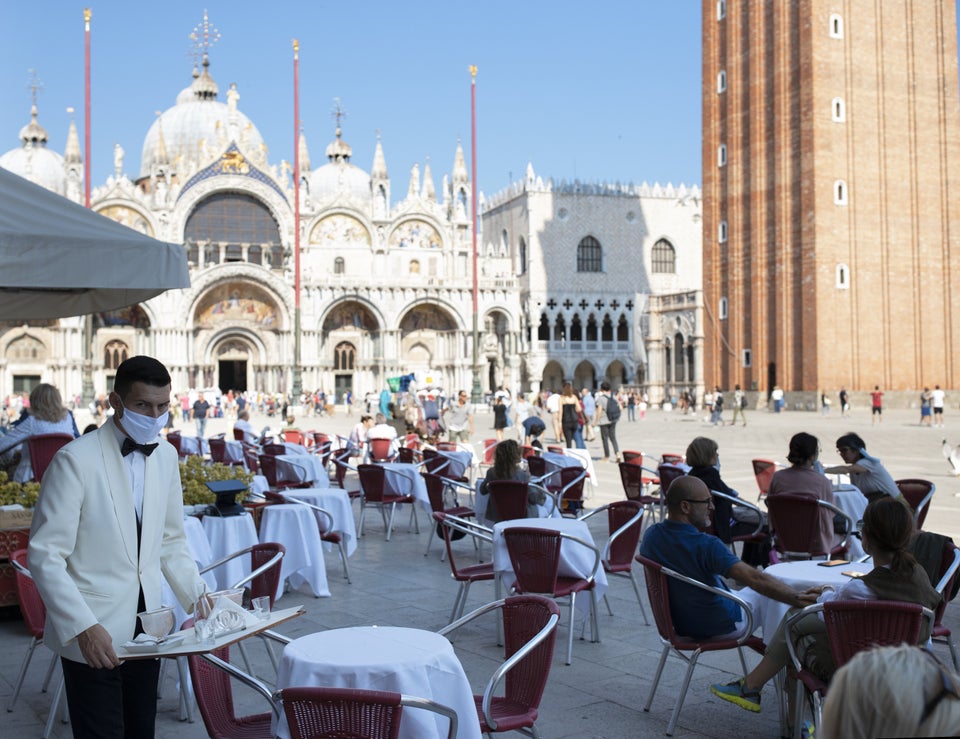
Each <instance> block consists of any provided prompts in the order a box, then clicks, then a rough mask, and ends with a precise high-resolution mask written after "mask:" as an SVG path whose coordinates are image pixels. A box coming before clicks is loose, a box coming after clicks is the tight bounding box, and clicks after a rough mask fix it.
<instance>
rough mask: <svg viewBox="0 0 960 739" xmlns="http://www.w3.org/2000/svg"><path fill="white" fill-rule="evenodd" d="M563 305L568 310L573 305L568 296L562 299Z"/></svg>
mask: <svg viewBox="0 0 960 739" xmlns="http://www.w3.org/2000/svg"><path fill="white" fill-rule="evenodd" d="M563 307H564V308H566V309H567V310H570V309H571V308H572V307H573V303H572V302H571V300H570V298H567V299H566V300H564V301H563Z"/></svg>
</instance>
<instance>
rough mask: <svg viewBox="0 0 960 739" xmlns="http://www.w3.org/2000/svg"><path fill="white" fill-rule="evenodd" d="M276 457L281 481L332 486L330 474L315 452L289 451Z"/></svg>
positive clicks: (321, 486)
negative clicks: (299, 452) (300, 452)
mask: <svg viewBox="0 0 960 739" xmlns="http://www.w3.org/2000/svg"><path fill="white" fill-rule="evenodd" d="M287 446H291V445H290V444H288V445H287ZM293 446H296V445H293ZM276 459H277V477H278V478H279V481H280V482H297V483H304V482H309V483H310V484H311V485H313V487H317V488H323V487H330V475H329V474H328V473H327V469H326V467H324V465H323V459H322V458H321V457H318V456H317V455H315V454H298V453H288V454H278V455H277V457H276Z"/></svg>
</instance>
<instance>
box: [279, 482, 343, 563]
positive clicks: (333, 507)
mask: <svg viewBox="0 0 960 739" xmlns="http://www.w3.org/2000/svg"><path fill="white" fill-rule="evenodd" d="M283 497H285V498H288V499H290V500H302V501H303V502H304V503H309V504H310V505H315V506H317V507H319V508H323V509H324V510H325V511H327V512H328V513H329V514H330V516H331V518H333V530H334V531H336V532H338V533H339V534H340V536H341V537H343V543H344V546H345V547H346V549H347V556H348V557H349V556H350V555H352V554H353V553H354V552H355V551H356V549H357V526H356V521H355V520H354V518H353V506H351V504H350V496H349V495H348V494H347V491H346V490H343V489H342V488H332V487H321V488H289V489H287V490H284V491H283ZM316 516H317V521H318V523H320V524H321V525H323V526H326V525H327V521H326V519H325V518H324V517H323V516H322V515H321V514H316ZM324 547H325V549H326V550H327V551H331V550H332V549H333V544H331V543H325V545H324Z"/></svg>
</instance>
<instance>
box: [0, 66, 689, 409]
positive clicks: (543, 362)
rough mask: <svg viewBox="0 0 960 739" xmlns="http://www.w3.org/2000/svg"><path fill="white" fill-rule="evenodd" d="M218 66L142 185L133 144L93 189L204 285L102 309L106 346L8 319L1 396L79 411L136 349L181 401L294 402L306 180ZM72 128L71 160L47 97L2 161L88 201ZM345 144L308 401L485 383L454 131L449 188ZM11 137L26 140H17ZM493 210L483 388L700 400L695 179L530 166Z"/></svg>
mask: <svg viewBox="0 0 960 739" xmlns="http://www.w3.org/2000/svg"><path fill="white" fill-rule="evenodd" d="M214 72H215V69H213V67H212V65H211V61H210V56H209V54H204V56H203V62H202V65H201V66H200V67H199V68H195V69H194V70H193V74H192V79H190V80H189V82H190V84H189V85H187V87H185V88H184V89H183V90H182V91H181V92H180V93H179V94H178V95H177V96H176V100H175V103H174V104H173V106H172V107H169V108H167V109H166V110H164V111H163V112H162V113H160V114H159V115H158V116H157V118H156V120H155V121H154V123H153V124H152V126H151V127H150V129H149V130H148V131H147V132H146V135H145V136H144V140H143V149H142V152H141V157H140V163H139V172H137V173H136V174H132V173H131V172H129V171H128V167H127V163H126V161H125V153H124V152H123V150H122V149H121V148H120V147H119V145H117V147H116V148H115V150H114V162H113V164H114V167H113V174H112V175H111V176H110V177H108V179H107V181H106V182H104V183H102V184H99V185H96V184H95V186H94V188H93V191H92V197H91V207H92V208H93V209H94V210H95V211H97V212H99V213H101V214H102V215H104V216H106V217H108V218H112V219H114V220H116V221H119V222H121V223H124V224H126V225H128V226H130V227H131V228H134V229H137V230H139V231H141V232H143V233H146V234H149V235H151V236H154V237H156V238H157V239H160V240H162V241H168V242H173V243H182V244H183V248H184V249H185V250H186V252H187V255H188V262H189V267H190V281H191V287H190V288H189V289H183V290H170V291H167V292H166V293H164V294H162V295H160V296H158V297H156V298H154V299H152V300H149V301H147V302H145V303H142V304H139V305H136V306H133V307H130V308H126V309H123V310H119V311H113V312H109V313H102V314H97V315H96V316H94V317H93V321H92V332H91V329H90V328H89V325H88V324H87V322H86V321H85V319H84V318H83V317H75V318H66V319H60V320H54V321H37V322H27V323H26V324H22V323H12V322H4V323H0V386H2V387H3V388H4V393H9V392H11V391H18V390H29V389H30V388H31V387H32V386H33V385H34V384H35V383H36V382H39V381H41V379H42V380H43V381H46V382H52V383H54V384H56V385H57V386H59V387H60V388H61V389H62V390H63V392H64V395H65V396H66V397H72V396H73V395H75V394H79V393H80V392H81V386H82V382H83V366H84V359H85V357H89V356H91V355H92V358H93V367H94V369H93V373H92V380H93V386H94V390H95V391H96V392H103V391H105V390H108V389H109V388H110V385H111V384H112V375H113V371H114V370H115V368H116V366H117V365H118V364H119V362H120V361H122V360H123V358H125V357H127V356H131V355H134V354H151V355H154V356H157V357H159V358H161V359H162V360H163V361H164V362H165V363H166V364H167V365H168V367H169V368H170V370H171V375H172V377H173V387H174V390H175V391H184V390H187V389H191V388H212V387H219V388H220V389H222V390H223V391H226V390H227V389H229V388H233V389H234V390H263V391H270V392H288V391H289V390H290V389H291V387H292V383H293V357H294V306H295V295H294V273H293V265H294V257H293V249H294V188H293V182H292V174H293V173H292V168H291V166H290V165H289V164H288V163H287V162H280V163H276V162H270V161H269V158H268V153H267V152H268V147H267V143H266V142H264V141H263V139H262V138H261V135H260V133H259V132H258V130H257V127H256V125H255V123H254V121H252V120H251V119H250V118H248V117H247V116H246V115H245V114H244V113H243V111H242V109H241V105H240V99H241V96H240V89H238V86H237V85H234V84H231V85H230V86H229V88H228V89H227V90H226V91H225V92H224V91H222V90H221V89H220V87H219V86H218V84H217V83H216V82H215V80H214V77H213V74H214ZM175 83H176V80H171V84H172V85H175ZM163 96H164V93H163V92H162V91H158V97H159V98H161V99H162V98H163ZM24 112H25V116H24V118H27V116H26V112H27V106H26V101H25V104H24ZM48 125H49V124H48ZM384 125H385V126H388V125H389V122H388V121H385V123H384ZM63 127H64V128H65V129H67V136H66V145H65V147H64V151H63V153H62V154H60V153H58V152H57V151H55V150H54V147H52V146H50V137H49V135H48V133H47V130H46V129H45V128H44V126H43V125H42V124H41V116H40V115H39V113H38V110H37V100H36V99H34V105H33V108H32V111H31V113H30V117H29V121H28V122H27V124H26V125H25V126H24V127H23V128H22V129H21V131H20V142H19V146H16V147H15V148H13V149H11V150H10V151H7V152H6V153H5V154H3V155H2V156H0V166H2V167H4V168H6V169H8V170H10V171H12V172H14V173H16V174H19V175H20V176H22V177H25V178H27V179H29V180H32V181H34V182H36V183H38V184H41V185H43V186H44V187H47V188H48V189H50V190H53V191H55V192H58V193H60V194H62V195H64V196H65V197H68V198H70V199H71V200H74V201H77V202H80V201H81V200H82V193H83V181H82V178H83V163H82V152H81V148H80V143H79V137H78V133H77V128H76V125H75V124H74V123H73V122H71V121H64V126H63ZM331 133H332V136H331V135H330V134H328V137H329V138H328V139H327V140H328V141H329V143H327V144H326V147H325V149H324V156H323V159H322V162H318V161H317V160H318V159H319V157H317V156H316V149H315V150H314V155H313V157H312V160H313V161H312V164H311V154H310V150H309V148H308V142H307V137H306V136H304V135H301V138H300V151H299V159H300V168H301V173H300V174H301V187H300V196H301V202H300V213H301V229H302V230H301V275H302V287H301V316H302V318H301V357H302V361H301V365H302V382H303V387H304V389H305V390H306V389H310V390H313V389H318V388H322V389H324V390H327V391H331V390H333V391H335V392H336V394H337V397H338V399H339V398H340V397H341V395H342V393H344V392H345V391H346V390H347V389H352V390H353V392H354V394H359V395H362V394H364V393H367V392H371V391H378V390H380V389H382V388H383V387H384V386H385V385H386V380H387V378H390V377H395V376H398V375H403V374H408V373H418V372H419V373H427V372H430V373H433V374H436V375H438V376H439V377H440V378H442V383H443V384H444V385H445V386H446V387H447V388H451V389H453V388H469V387H470V385H471V381H472V347H473V323H472V316H473V308H472V280H473V273H472V269H473V266H472V265H473V261H472V232H471V219H470V204H471V198H472V192H471V180H470V176H469V175H470V173H469V171H468V168H467V164H466V160H465V157H464V150H463V145H462V143H461V142H459V141H456V140H455V138H453V137H451V145H450V149H451V160H452V167H451V169H450V171H449V173H447V174H443V175H442V176H441V177H439V178H437V177H436V176H435V174H434V172H433V170H432V168H431V163H430V162H429V161H428V162H425V163H424V164H423V167H422V168H421V167H420V165H419V164H413V165H412V166H411V165H410V163H403V166H404V167H405V168H406V167H410V169H405V170H404V174H403V176H402V178H401V179H400V180H399V181H395V180H393V179H391V177H390V175H389V171H388V166H387V161H388V157H387V152H386V151H385V149H384V147H383V145H382V142H381V141H380V139H379V136H377V137H376V138H375V139H374V140H371V141H368V142H364V144H365V145H366V147H367V148H366V150H367V151H368V152H371V150H372V155H371V154H370V153H368V154H367V155H366V156H364V159H365V160H367V161H371V166H370V169H369V171H366V170H364V169H362V168H360V167H359V166H357V164H355V163H354V156H353V147H352V146H351V145H350V144H349V143H348V142H347V135H346V134H347V133H349V132H344V131H343V130H341V123H340V121H339V119H338V120H337V126H336V129H335V130H334V131H332V132H331ZM311 135H316V136H319V135H321V132H316V131H315V132H311ZM0 136H5V137H8V139H9V140H10V141H11V143H13V135H12V133H10V132H8V133H7V134H3V133H2V132H0ZM373 138H374V137H373V136H371V139H373ZM2 140H3V139H0V141H2ZM488 145H489V144H488ZM638 174H641V173H638ZM438 185H439V186H438ZM479 212H480V216H479V217H480V230H481V233H480V234H479V235H478V239H477V244H478V247H477V248H478V252H479V257H478V262H477V264H478V266H477V270H478V285H479V298H478V300H479V304H478V305H479V310H478V315H479V317H480V319H479V327H480V328H479V332H480V339H479V344H480V356H479V362H480V374H481V386H482V389H483V390H484V391H490V390H492V389H494V388H496V387H499V386H501V385H503V386H506V387H508V388H510V389H511V390H513V391H514V392H517V391H531V390H533V391H536V390H539V389H541V388H543V389H548V388H549V389H559V387H560V385H561V384H562V382H563V381H564V380H573V381H574V383H575V385H577V386H590V387H593V386H596V385H599V383H600V382H601V381H602V380H603V379H604V378H607V379H609V380H610V381H611V383H612V384H613V385H614V387H617V386H620V385H624V384H625V385H630V386H634V387H640V388H643V389H644V390H646V391H647V392H648V393H649V396H650V400H651V401H653V402H656V401H658V400H660V399H661V398H663V397H664V395H665V394H669V393H671V392H678V391H679V390H683V389H693V390H694V391H695V392H697V394H698V396H699V395H702V391H703V370H702V348H703V347H702V345H703V330H704V320H705V318H704V307H703V301H702V293H701V282H702V276H701V205H700V191H699V189H698V188H697V187H696V186H693V187H684V186H680V187H676V188H675V187H673V186H671V185H667V186H660V185H647V184H644V185H640V186H635V185H626V184H619V183H617V184H588V183H582V182H578V181H575V182H566V181H562V180H548V179H544V178H543V177H541V176H539V175H538V174H536V173H535V171H534V168H533V166H531V165H527V168H526V173H525V175H524V177H523V178H522V179H521V180H520V181H517V182H514V183H513V184H512V185H511V186H510V187H508V188H507V189H506V190H504V191H502V192H499V193H496V194H493V195H491V196H488V197H485V196H484V195H483V194H480V195H479ZM51 268H54V269H55V266H52V267H51ZM103 268H104V269H109V268H110V266H109V265H103ZM0 319H2V317H0ZM85 325H86V326H87V327H86V329H85ZM85 331H86V332H87V333H85ZM85 336H89V337H90V339H91V344H90V346H91V347H92V348H90V349H85V343H86V339H85Z"/></svg>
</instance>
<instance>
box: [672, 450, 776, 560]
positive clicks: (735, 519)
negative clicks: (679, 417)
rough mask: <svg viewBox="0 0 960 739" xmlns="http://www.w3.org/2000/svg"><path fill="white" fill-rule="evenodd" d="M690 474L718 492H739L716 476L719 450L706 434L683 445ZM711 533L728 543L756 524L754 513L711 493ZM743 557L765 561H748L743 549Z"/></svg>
mask: <svg viewBox="0 0 960 739" xmlns="http://www.w3.org/2000/svg"><path fill="white" fill-rule="evenodd" d="M684 459H685V460H686V462H687V464H688V465H690V471H689V472H688V473H687V474H688V475H690V476H691V477H697V478H699V479H701V480H703V482H704V483H705V484H706V486H707V487H708V488H710V489H711V490H716V491H717V492H718V493H723V494H725V495H730V496H732V497H734V498H739V497H740V493H738V492H737V491H736V490H734V489H733V488H732V487H730V486H729V485H727V483H725V482H724V481H723V480H722V479H721V477H720V454H719V449H718V447H717V442H715V441H714V440H713V439H708V438H707V437H706V436H698V437H697V438H695V439H694V440H693V441H691V442H690V445H689V446H688V447H687V453H686V454H685V455H684ZM713 507H714V512H713V533H714V534H715V535H716V536H717V538H718V539H720V541H722V542H723V543H724V544H729V543H730V542H731V540H732V537H734V536H740V535H742V534H749V533H751V532H753V531H755V530H756V528H757V523H759V522H758V521H757V517H756V516H757V514H756V511H752V510H750V509H747V508H741V507H739V506H734V505H733V504H732V503H731V502H730V501H728V500H724V499H723V498H719V497H715V498H714V499H713ZM743 559H744V561H745V562H747V564H767V563H768V560H763V561H761V562H757V563H754V562H752V561H750V558H749V557H748V553H747V552H746V550H745V551H744V557H743Z"/></svg>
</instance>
